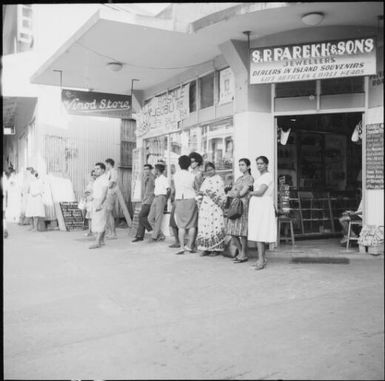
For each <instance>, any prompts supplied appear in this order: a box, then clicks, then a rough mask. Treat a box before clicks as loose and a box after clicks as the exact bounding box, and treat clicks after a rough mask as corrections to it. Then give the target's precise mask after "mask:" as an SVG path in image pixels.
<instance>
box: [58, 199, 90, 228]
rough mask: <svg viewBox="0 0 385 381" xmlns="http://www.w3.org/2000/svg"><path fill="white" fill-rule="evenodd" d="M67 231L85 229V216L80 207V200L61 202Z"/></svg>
mask: <svg viewBox="0 0 385 381" xmlns="http://www.w3.org/2000/svg"><path fill="white" fill-rule="evenodd" d="M59 205H60V210H61V212H62V215H63V219H64V224H65V226H66V229H67V231H71V230H83V227H84V217H83V214H82V211H81V210H80V209H79V208H78V202H77V201H74V202H59Z"/></svg>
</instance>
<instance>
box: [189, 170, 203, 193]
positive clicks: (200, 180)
mask: <svg viewBox="0 0 385 381" xmlns="http://www.w3.org/2000/svg"><path fill="white" fill-rule="evenodd" d="M191 173H192V174H193V175H194V176H195V190H196V191H199V190H200V188H201V185H202V183H203V180H204V178H203V172H202V171H201V170H200V169H199V168H198V169H196V170H195V171H191Z"/></svg>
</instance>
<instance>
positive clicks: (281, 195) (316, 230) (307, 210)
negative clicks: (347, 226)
mask: <svg viewBox="0 0 385 381" xmlns="http://www.w3.org/2000/svg"><path fill="white" fill-rule="evenodd" d="M276 119H277V120H276V125H277V126H278V142H277V144H278V146H277V156H278V209H279V213H283V214H284V215H287V216H289V217H290V218H291V219H292V221H293V227H294V235H295V237H296V239H305V238H311V239H320V238H331V237H338V236H342V228H341V225H340V223H339V221H338V219H339V217H340V216H341V214H342V212H343V211H345V210H356V209H357V208H358V205H359V203H360V200H361V197H362V192H361V189H362V172H361V169H362V144H361V126H362V113H336V114H318V115H288V116H279V117H277V118H276ZM281 234H282V235H284V236H285V235H286V234H287V232H281Z"/></svg>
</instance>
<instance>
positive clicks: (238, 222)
mask: <svg viewBox="0 0 385 381" xmlns="http://www.w3.org/2000/svg"><path fill="white" fill-rule="evenodd" d="M250 164H251V163H250V160H249V159H246V158H243V159H240V160H239V170H240V171H241V173H242V176H240V177H238V179H237V181H236V182H235V184H234V185H233V187H232V188H231V190H230V191H229V192H228V193H227V197H231V198H239V199H240V200H241V201H242V204H243V213H242V216H241V217H239V218H236V219H233V220H231V219H228V220H227V234H230V235H231V239H232V242H233V244H234V245H235V247H236V248H237V249H238V254H237V255H236V256H235V258H234V263H243V262H247V260H248V258H247V227H248V209H249V192H250V187H251V186H252V185H253V183H254V178H253V176H251V172H250Z"/></svg>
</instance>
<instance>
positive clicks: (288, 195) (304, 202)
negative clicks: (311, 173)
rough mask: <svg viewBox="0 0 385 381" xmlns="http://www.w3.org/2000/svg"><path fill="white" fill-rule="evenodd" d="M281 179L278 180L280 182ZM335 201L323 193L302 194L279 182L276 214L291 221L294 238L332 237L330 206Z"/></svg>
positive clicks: (333, 222)
mask: <svg viewBox="0 0 385 381" xmlns="http://www.w3.org/2000/svg"><path fill="white" fill-rule="evenodd" d="M282 179H283V177H281V178H280V180H281V181H282ZM336 200H337V199H336V198H334V197H330V195H329V193H325V192H323V193H322V192H318V193H314V192H304V191H298V189H297V188H294V187H292V186H289V185H287V184H284V183H283V182H281V183H280V184H279V193H278V213H279V214H280V215H284V216H288V217H290V218H291V219H292V221H293V227H294V234H295V236H296V237H306V236H314V235H321V236H322V235H334V234H336V229H335V219H336V218H335V217H334V215H333V210H332V205H333V203H334V202H335V201H336Z"/></svg>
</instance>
